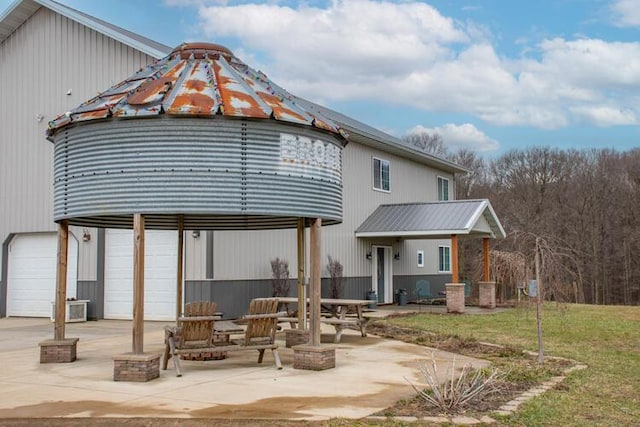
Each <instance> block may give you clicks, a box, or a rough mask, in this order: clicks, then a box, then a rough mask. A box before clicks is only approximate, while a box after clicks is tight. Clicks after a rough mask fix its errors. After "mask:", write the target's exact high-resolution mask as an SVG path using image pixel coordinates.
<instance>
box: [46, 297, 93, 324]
mask: <svg viewBox="0 0 640 427" xmlns="http://www.w3.org/2000/svg"><path fill="white" fill-rule="evenodd" d="M88 302H89V300H88V299H78V300H73V301H66V305H67V307H66V310H65V322H66V323H73V322H86V321H87V303H88ZM55 320H56V303H55V302H52V303H51V321H52V322H54V321H55Z"/></svg>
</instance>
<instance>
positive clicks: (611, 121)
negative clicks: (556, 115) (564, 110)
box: [572, 105, 640, 127]
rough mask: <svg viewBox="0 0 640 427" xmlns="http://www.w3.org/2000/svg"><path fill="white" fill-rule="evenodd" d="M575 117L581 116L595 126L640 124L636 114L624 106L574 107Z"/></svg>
mask: <svg viewBox="0 0 640 427" xmlns="http://www.w3.org/2000/svg"><path fill="white" fill-rule="evenodd" d="M572 111H573V113H574V114H575V115H576V116H577V117H583V118H584V119H585V121H587V122H590V123H593V124H595V125H596V126H603V127H606V126H618V125H637V124H640V120H638V115H637V114H636V113H635V112H634V111H632V110H630V109H628V108H626V109H620V108H618V107H610V106H605V105H601V106H600V105H599V106H593V107H576V108H574V109H572Z"/></svg>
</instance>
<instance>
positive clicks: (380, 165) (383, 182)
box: [373, 157, 391, 191]
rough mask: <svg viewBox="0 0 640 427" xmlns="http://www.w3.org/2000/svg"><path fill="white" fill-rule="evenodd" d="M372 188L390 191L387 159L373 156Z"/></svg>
mask: <svg viewBox="0 0 640 427" xmlns="http://www.w3.org/2000/svg"><path fill="white" fill-rule="evenodd" d="M373 188H374V189H376V190H381V191H390V190H391V185H390V180H389V161H388V160H382V159H376V158H375V157H374V158H373Z"/></svg>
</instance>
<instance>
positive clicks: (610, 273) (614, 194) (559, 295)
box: [406, 134, 640, 305]
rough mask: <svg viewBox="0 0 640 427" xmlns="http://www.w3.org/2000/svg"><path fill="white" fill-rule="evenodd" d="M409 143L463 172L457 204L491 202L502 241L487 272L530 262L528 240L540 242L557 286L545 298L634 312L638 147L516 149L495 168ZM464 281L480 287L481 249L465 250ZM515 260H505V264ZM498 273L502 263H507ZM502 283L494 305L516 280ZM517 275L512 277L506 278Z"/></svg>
mask: <svg viewBox="0 0 640 427" xmlns="http://www.w3.org/2000/svg"><path fill="white" fill-rule="evenodd" d="M406 140H407V142H408V143H410V144H412V145H414V146H415V147H417V148H420V149H422V150H424V151H428V152H431V153H434V154H438V155H442V156H444V157H447V158H448V159H450V160H453V161H455V162H456V163H458V164H460V165H462V166H464V167H466V168H467V169H469V171H470V172H469V173H468V174H466V175H465V174H459V175H457V176H456V198H458V199H478V198H483V199H484V198H486V199H489V200H490V201H491V204H492V206H493V207H494V210H495V211H496V214H497V215H498V218H499V219H500V221H501V222H502V225H503V227H504V228H505V231H506V233H507V238H506V239H504V240H496V241H494V242H493V244H492V249H493V250H492V263H493V261H494V258H495V261H496V262H495V263H494V264H496V265H500V261H501V259H502V260H503V261H504V260H507V262H506V263H507V264H509V265H511V266H514V265H516V264H517V263H514V262H513V260H515V259H524V260H525V261H524V262H523V263H522V264H523V265H524V266H525V269H527V268H529V267H530V266H531V264H532V262H533V248H532V245H533V243H532V242H534V239H531V238H525V236H536V237H540V238H542V239H544V242H545V245H546V247H547V248H548V254H550V257H549V258H548V260H549V261H548V265H547V267H549V266H550V264H551V263H553V269H550V268H547V270H546V271H548V272H549V273H548V274H549V275H550V276H549V279H550V280H551V284H552V285H553V286H552V287H551V288H548V293H547V294H546V297H547V298H550V299H556V300H561V301H568V302H578V303H587V304H625V305H637V304H640V148H636V149H632V150H629V151H624V152H620V151H617V150H614V149H583V150H575V149H569V150H560V149H557V148H550V147H529V148H525V149H514V150H511V151H509V152H506V153H504V154H502V155H501V156H499V157H496V158H493V159H487V160H485V159H483V158H482V157H480V156H479V155H477V154H476V153H475V152H473V151H470V150H466V149H460V150H458V151H457V152H450V151H448V150H447V149H446V147H445V146H444V144H443V141H442V138H441V137H439V136H438V135H427V134H423V135H412V136H410V137H407V139H406ZM460 252H461V260H460V266H461V275H462V276H463V277H466V278H468V279H471V280H472V281H473V282H475V281H477V280H479V277H480V272H479V268H478V267H479V266H480V265H481V264H482V263H481V260H480V256H481V250H480V243H479V242H478V240H477V239H476V240H471V239H469V240H467V241H464V243H463V245H462V247H461V250H460ZM509 260H511V261H509ZM503 265H504V263H503ZM508 276H509V275H504V276H501V278H502V279H503V280H501V283H498V286H499V287H498V296H499V297H501V298H502V299H509V298H512V297H513V296H514V294H515V288H516V286H518V283H514V282H515V281H519V280H521V279H522V278H523V277H527V276H528V277H531V275H530V273H529V274H527V273H524V274H523V275H522V276H518V275H515V276H517V278H516V277H512V278H511V279H509V277H508ZM512 276H513V275H512Z"/></svg>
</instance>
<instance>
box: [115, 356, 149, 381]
mask: <svg viewBox="0 0 640 427" xmlns="http://www.w3.org/2000/svg"><path fill="white" fill-rule="evenodd" d="M159 376H160V354H133V353H125V354H118V355H116V356H113V380H114V381H131V382H147V381H151V380H153V379H155V378H158V377H159Z"/></svg>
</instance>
